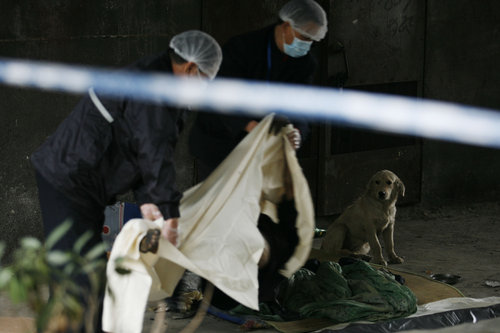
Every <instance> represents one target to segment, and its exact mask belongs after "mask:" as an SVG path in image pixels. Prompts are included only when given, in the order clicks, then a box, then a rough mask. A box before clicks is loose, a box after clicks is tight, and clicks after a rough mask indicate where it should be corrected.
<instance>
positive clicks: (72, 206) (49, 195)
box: [36, 172, 105, 332]
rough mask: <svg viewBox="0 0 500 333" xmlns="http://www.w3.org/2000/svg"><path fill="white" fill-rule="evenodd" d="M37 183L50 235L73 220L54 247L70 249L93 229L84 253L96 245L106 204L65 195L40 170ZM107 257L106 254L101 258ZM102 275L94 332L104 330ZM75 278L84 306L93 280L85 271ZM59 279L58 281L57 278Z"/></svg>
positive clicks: (44, 223) (45, 224)
mask: <svg viewBox="0 0 500 333" xmlns="http://www.w3.org/2000/svg"><path fill="white" fill-rule="evenodd" d="M36 180H37V185H38V197H39V200H40V209H41V212H42V220H43V230H44V233H45V237H47V236H48V235H49V234H50V233H51V232H52V231H53V230H54V229H55V228H57V227H58V226H59V225H60V224H61V223H63V222H64V221H66V220H71V221H72V222H73V224H72V226H71V228H70V229H69V230H68V232H67V233H66V234H65V235H64V236H63V237H62V238H61V239H60V240H59V241H58V242H57V243H56V244H55V246H54V249H58V250H61V251H71V250H72V249H73V246H74V244H75V242H76V241H77V240H78V239H79V238H80V237H81V236H82V235H83V234H84V233H85V232H86V231H89V230H90V231H91V232H92V238H91V239H90V240H89V241H88V242H87V244H86V245H85V246H84V248H83V250H82V253H81V254H85V253H86V252H87V251H88V250H90V249H92V248H93V247H94V246H95V245H97V244H99V243H101V242H102V238H101V231H102V226H103V224H104V209H105V207H103V206H100V205H97V204H89V203H85V204H83V203H82V204H79V203H77V202H75V201H73V200H71V199H69V198H68V197H67V196H66V195H64V194H63V193H61V192H59V191H58V190H56V189H55V188H54V187H53V186H52V185H51V184H50V183H49V182H48V181H47V180H46V179H45V178H43V177H42V176H41V175H40V174H39V173H38V172H37V173H36ZM99 259H105V254H104V255H103V256H102V257H101V258H99ZM97 273H98V274H100V275H101V276H102V278H103V279H102V280H103V284H102V288H101V289H102V290H101V291H100V294H99V302H100V303H101V305H100V306H99V311H98V312H97V314H96V316H97V318H96V319H97V321H98V322H97V323H96V327H95V329H94V332H101V331H102V330H101V317H102V300H103V298H104V277H105V270H104V269H103V270H102V272H97ZM74 279H75V282H76V283H77V284H78V285H79V286H81V295H80V296H82V303H83V304H82V305H83V306H84V308H85V304H84V302H85V301H84V299H83V298H84V297H83V295H86V294H87V292H88V290H90V282H89V281H88V278H87V277H86V276H83V275H77V276H75V277H74ZM55 283H57V281H55ZM82 331H83V330H82Z"/></svg>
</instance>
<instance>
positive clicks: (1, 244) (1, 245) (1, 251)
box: [0, 242, 5, 261]
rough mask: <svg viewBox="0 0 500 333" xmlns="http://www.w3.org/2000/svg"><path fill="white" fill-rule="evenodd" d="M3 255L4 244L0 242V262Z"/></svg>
mask: <svg viewBox="0 0 500 333" xmlns="http://www.w3.org/2000/svg"><path fill="white" fill-rule="evenodd" d="M4 253H5V243H4V242H0V261H1V260H2V258H3V255H4Z"/></svg>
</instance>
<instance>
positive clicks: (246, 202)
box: [103, 115, 314, 332]
mask: <svg viewBox="0 0 500 333" xmlns="http://www.w3.org/2000/svg"><path fill="white" fill-rule="evenodd" d="M272 119H273V116H272V115H270V116H268V117H266V118H265V119H263V120H262V121H261V122H260V123H259V125H258V126H257V127H256V128H255V129H254V130H253V131H252V132H251V133H250V134H248V135H247V136H246V138H245V139H244V140H243V141H242V142H241V143H240V144H239V145H238V146H237V147H236V148H235V149H234V150H233V151H232V152H231V154H230V155H229V156H228V157H227V158H226V159H225V160H224V162H223V163H222V164H221V165H220V166H219V167H218V168H217V169H216V170H215V171H214V172H213V173H212V174H211V175H210V176H209V177H208V178H207V179H206V180H205V181H204V182H203V183H200V184H198V185H197V186H195V187H193V188H191V189H189V190H188V191H186V192H185V193H184V197H183V199H182V201H181V204H180V213H181V218H180V220H179V226H180V246H179V248H176V247H175V246H173V245H172V244H170V243H169V242H168V241H166V240H163V239H162V240H161V241H160V245H159V249H158V252H157V253H156V254H151V253H148V254H141V253H140V252H139V243H140V240H141V239H142V237H143V236H144V235H145V233H146V232H147V230H148V229H150V228H159V227H161V224H162V223H163V221H162V220H161V219H160V220H157V221H154V222H153V221H147V220H143V219H136V220H131V221H129V222H128V223H127V224H125V226H124V228H123V229H122V231H121V232H120V233H119V235H118V236H117V238H116V240H115V243H114V245H113V249H112V251H111V255H110V259H109V263H108V267H107V276H108V287H109V289H110V290H111V293H110V292H108V291H107V293H106V297H105V300H104V314H103V329H104V330H105V331H108V332H141V330H142V323H143V315H144V310H145V307H146V303H147V301H148V299H149V300H158V299H162V298H165V297H167V296H170V295H171V294H172V292H173V290H174V288H175V286H176V284H177V283H178V281H179V279H180V278H181V276H182V274H183V272H184V270H185V269H188V270H190V271H191V272H193V273H195V274H197V275H200V276H202V277H204V278H205V279H207V280H209V281H210V282H212V283H213V284H214V285H215V286H216V287H218V288H219V289H221V290H222V291H224V292H225V293H226V294H227V295H229V296H231V297H232V298H234V299H235V300H237V301H238V302H240V303H241V304H243V305H245V306H247V307H250V308H253V309H258V280H257V271H258V267H257V263H258V261H259V259H260V256H261V254H262V251H263V248H264V239H263V237H262V235H261V234H260V232H259V230H258V229H257V221H258V217H259V214H260V212H261V211H263V210H264V208H265V212H266V213H267V214H270V215H271V217H272V218H276V217H275V216H272V215H273V209H272V207H273V205H275V204H277V203H278V202H279V201H281V197H282V195H283V193H284V179H283V175H284V168H285V164H286V165H287V166H288V168H289V170H290V174H291V176H292V182H293V190H294V197H295V206H296V210H297V213H298V216H297V219H296V223H295V226H296V227H297V233H298V236H299V244H298V245H297V247H296V249H295V252H294V254H293V255H292V257H291V258H290V259H289V261H288V262H287V263H286V265H285V268H284V270H283V271H282V272H281V273H282V274H283V275H284V276H286V277H289V276H290V275H291V274H293V273H294V272H295V271H296V270H298V269H299V268H300V267H301V266H302V265H303V264H304V262H305V261H306V260H307V258H308V255H309V251H310V249H311V246H312V239H313V234H314V210H313V205H312V200H311V195H310V192H309V188H308V185H307V181H306V179H305V177H304V175H303V173H302V170H301V168H300V166H299V164H298V161H297V159H296V156H295V151H294V150H293V148H292V147H291V146H290V143H289V142H288V139H287V138H286V134H287V132H288V131H290V130H291V129H290V128H283V129H282V131H281V133H280V134H279V135H272V134H269V128H270V126H271V124H272ZM269 207H271V209H269ZM120 257H122V258H125V260H124V262H123V263H122V265H121V266H123V267H125V268H127V269H129V270H131V273H130V274H127V275H120V274H117V272H116V271H115V259H117V258H120Z"/></svg>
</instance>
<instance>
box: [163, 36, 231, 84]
mask: <svg viewBox="0 0 500 333" xmlns="http://www.w3.org/2000/svg"><path fill="white" fill-rule="evenodd" d="M169 46H170V47H171V48H172V49H174V51H175V53H177V54H178V55H179V56H181V57H182V58H183V59H184V60H186V61H192V62H194V63H195V64H196V65H198V68H199V69H200V70H201V71H202V72H203V73H205V74H206V75H208V77H209V78H210V79H213V78H214V77H215V76H216V75H217V72H218V71H219V67H220V64H221V62H222V50H221V48H220V46H219V43H217V41H216V40H215V39H214V38H213V37H212V36H210V35H209V34H207V33H205V32H203V31H199V30H188V31H185V32H181V33H180V34H178V35H175V36H174V37H173V38H172V39H171V40H170V44H169Z"/></svg>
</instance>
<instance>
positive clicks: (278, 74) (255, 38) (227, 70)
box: [189, 25, 316, 170]
mask: <svg viewBox="0 0 500 333" xmlns="http://www.w3.org/2000/svg"><path fill="white" fill-rule="evenodd" d="M275 26H276V25H272V26H268V27H266V28H264V29H261V30H257V31H253V32H249V33H246V34H243V35H240V36H236V37H233V38H232V39H230V40H229V41H228V42H227V43H226V44H225V45H224V46H223V48H222V52H223V57H222V64H221V67H220V70H219V73H218V75H217V77H228V78H240V79H249V80H260V81H271V82H286V83H297V84H309V83H311V82H312V79H313V75H314V71H315V68H316V61H315V60H314V58H313V56H312V55H311V54H310V53H308V54H307V55H305V56H304V57H300V58H292V57H289V56H287V55H286V54H284V53H283V52H281V51H280V50H279V49H278V47H277V46H276V43H275V41H274V27H275ZM268 52H269V53H268ZM268 54H270V56H271V57H270V61H269V60H268ZM235 111H237V110H235ZM251 120H257V121H259V120H260V119H256V118H254V117H251V116H245V115H240V116H235V115H223V114H216V113H207V112H199V113H198V115H197V117H196V120H195V122H194V124H193V127H192V129H191V133H190V139H189V148H190V151H191V154H193V156H194V157H196V158H197V159H199V160H200V161H201V162H202V163H204V164H205V165H206V166H208V167H210V168H211V169H212V170H213V169H214V168H215V167H216V166H217V165H218V164H219V163H220V162H222V160H224V158H225V157H226V156H227V155H228V154H229V153H230V152H231V150H232V149H233V148H234V147H235V146H236V145H237V144H238V143H239V142H240V141H241V139H242V138H243V137H244V136H245V135H246V132H245V131H244V128H245V125H246V124H247V123H248V122H249V121H251ZM292 122H293V123H294V125H295V127H297V128H298V129H299V130H300V131H301V134H302V136H303V138H305V136H306V135H307V133H308V127H307V124H306V123H305V121H303V120H300V119H293V120H292Z"/></svg>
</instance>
